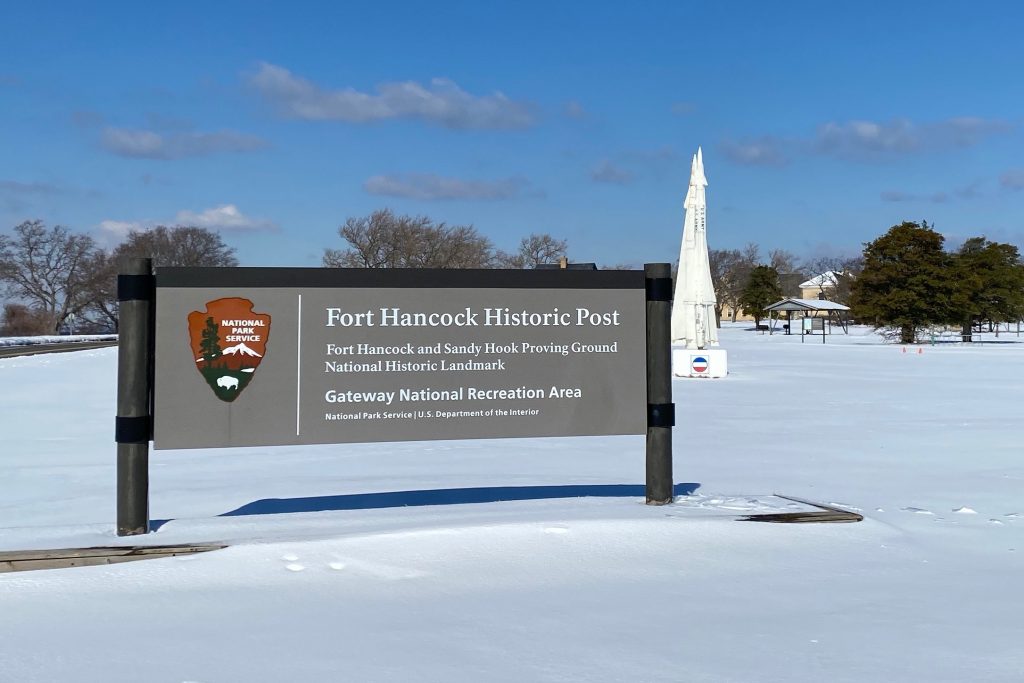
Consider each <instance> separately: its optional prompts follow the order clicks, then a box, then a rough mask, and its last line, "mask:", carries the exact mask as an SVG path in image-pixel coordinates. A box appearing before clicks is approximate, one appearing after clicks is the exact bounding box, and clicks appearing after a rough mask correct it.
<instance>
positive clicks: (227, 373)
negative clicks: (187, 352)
mask: <svg viewBox="0 0 1024 683" xmlns="http://www.w3.org/2000/svg"><path fill="white" fill-rule="evenodd" d="M252 305H253V304H252V302H251V301H249V300H248V299H241V298H238V297H229V298H225V299H217V300H216V301H210V302H209V303H207V304H206V310H205V311H192V312H191V313H189V314H188V335H189V341H190V342H191V345H192V357H193V358H194V359H195V363H196V369H197V370H199V374H200V375H202V376H203V379H205V380H206V383H207V384H209V385H210V388H211V389H213V393H214V395H215V396H216V397H217V398H219V399H220V400H222V401H226V402H228V403H231V402H232V401H234V400H235V399H236V398H238V396H239V394H241V393H242V391H244V390H245V388H246V387H247V386H248V385H249V382H251V381H252V378H253V375H254V374H255V373H256V368H258V367H259V366H260V361H262V360H263V356H264V355H265V354H266V352H267V339H268V338H269V337H270V316H269V315H267V314H266V313H254V312H253V310H252Z"/></svg>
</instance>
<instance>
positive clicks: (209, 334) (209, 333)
mask: <svg viewBox="0 0 1024 683" xmlns="http://www.w3.org/2000/svg"><path fill="white" fill-rule="evenodd" d="M218 332H220V326H219V325H217V323H216V322H215V321H214V320H213V317H212V316H211V317H209V318H207V319H206V327H205V328H203V332H202V338H201V340H200V342H199V348H200V349H202V351H203V359H204V360H205V361H206V362H207V363H209V362H210V361H213V360H217V359H218V358H220V356H221V351H220V335H219V334H218Z"/></svg>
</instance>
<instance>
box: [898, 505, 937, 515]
mask: <svg viewBox="0 0 1024 683" xmlns="http://www.w3.org/2000/svg"><path fill="white" fill-rule="evenodd" d="M900 510H902V511H903V512H913V513H914V514H915V515H934V514H935V513H934V512H932V511H931V510H925V509H924V508H914V507H909V508H900Z"/></svg>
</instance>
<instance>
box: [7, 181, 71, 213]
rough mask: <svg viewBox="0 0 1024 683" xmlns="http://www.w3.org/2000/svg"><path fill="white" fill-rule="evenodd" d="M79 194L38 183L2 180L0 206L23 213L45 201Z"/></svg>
mask: <svg viewBox="0 0 1024 683" xmlns="http://www.w3.org/2000/svg"><path fill="white" fill-rule="evenodd" d="M67 194H77V192H76V191H75V190H73V189H71V188H67V187H61V186H59V185H54V184H52V183H44V182H38V181H32V182H22V181H19V180H0V206H3V207H4V208H5V209H7V210H8V211H23V210H25V209H27V208H28V207H30V206H33V205H36V204H38V203H40V202H41V201H42V200H44V199H49V200H52V199H54V198H56V197H59V196H61V195H67Z"/></svg>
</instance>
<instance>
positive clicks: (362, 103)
mask: <svg viewBox="0 0 1024 683" xmlns="http://www.w3.org/2000/svg"><path fill="white" fill-rule="evenodd" d="M248 81H249V84H250V85H251V86H253V87H254V88H255V89H256V90H257V91H258V92H259V93H260V95H262V96H263V98H264V99H266V100H268V101H269V102H272V103H273V104H274V105H275V106H277V107H278V108H279V109H280V111H281V112H282V113H283V114H284V115H286V116H290V117H293V118H298V119H307V120H315V121H346V122H348V123H368V122H372V121H384V120H389V119H418V120H421V121H426V122H428V123H432V124H435V125H440V126H443V127H445V128H454V129H473V128H476V129H515V128H526V127H528V126H530V125H532V124H533V123H534V116H533V112H532V111H531V107H530V106H528V105H527V104H525V103H522V102H515V101H513V100H510V99H509V98H508V97H506V96H505V95H504V94H502V93H500V92H495V93H494V94H492V95H482V96H477V95H471V94H469V93H467V92H466V91H465V90H462V89H461V88H460V87H459V86H458V85H456V84H455V83H454V82H453V81H450V80H447V79H444V78H435V79H432V80H431V81H430V83H429V84H428V85H421V84H420V83H416V82H414V81H405V82H401V83H382V84H380V85H378V86H377V87H376V92H375V93H364V92H359V91H358V90H355V89H354V88H345V89H342V90H328V89H324V88H321V87H320V86H318V85H316V84H314V83H312V82H310V81H308V80H306V79H304V78H300V77H298V76H295V75H294V74H292V73H291V72H290V71H288V69H285V68H284V67H280V66H277V65H274V64H267V63H261V64H260V65H259V69H258V70H257V71H256V73H255V74H252V75H251V76H250V77H249V79H248Z"/></svg>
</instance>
